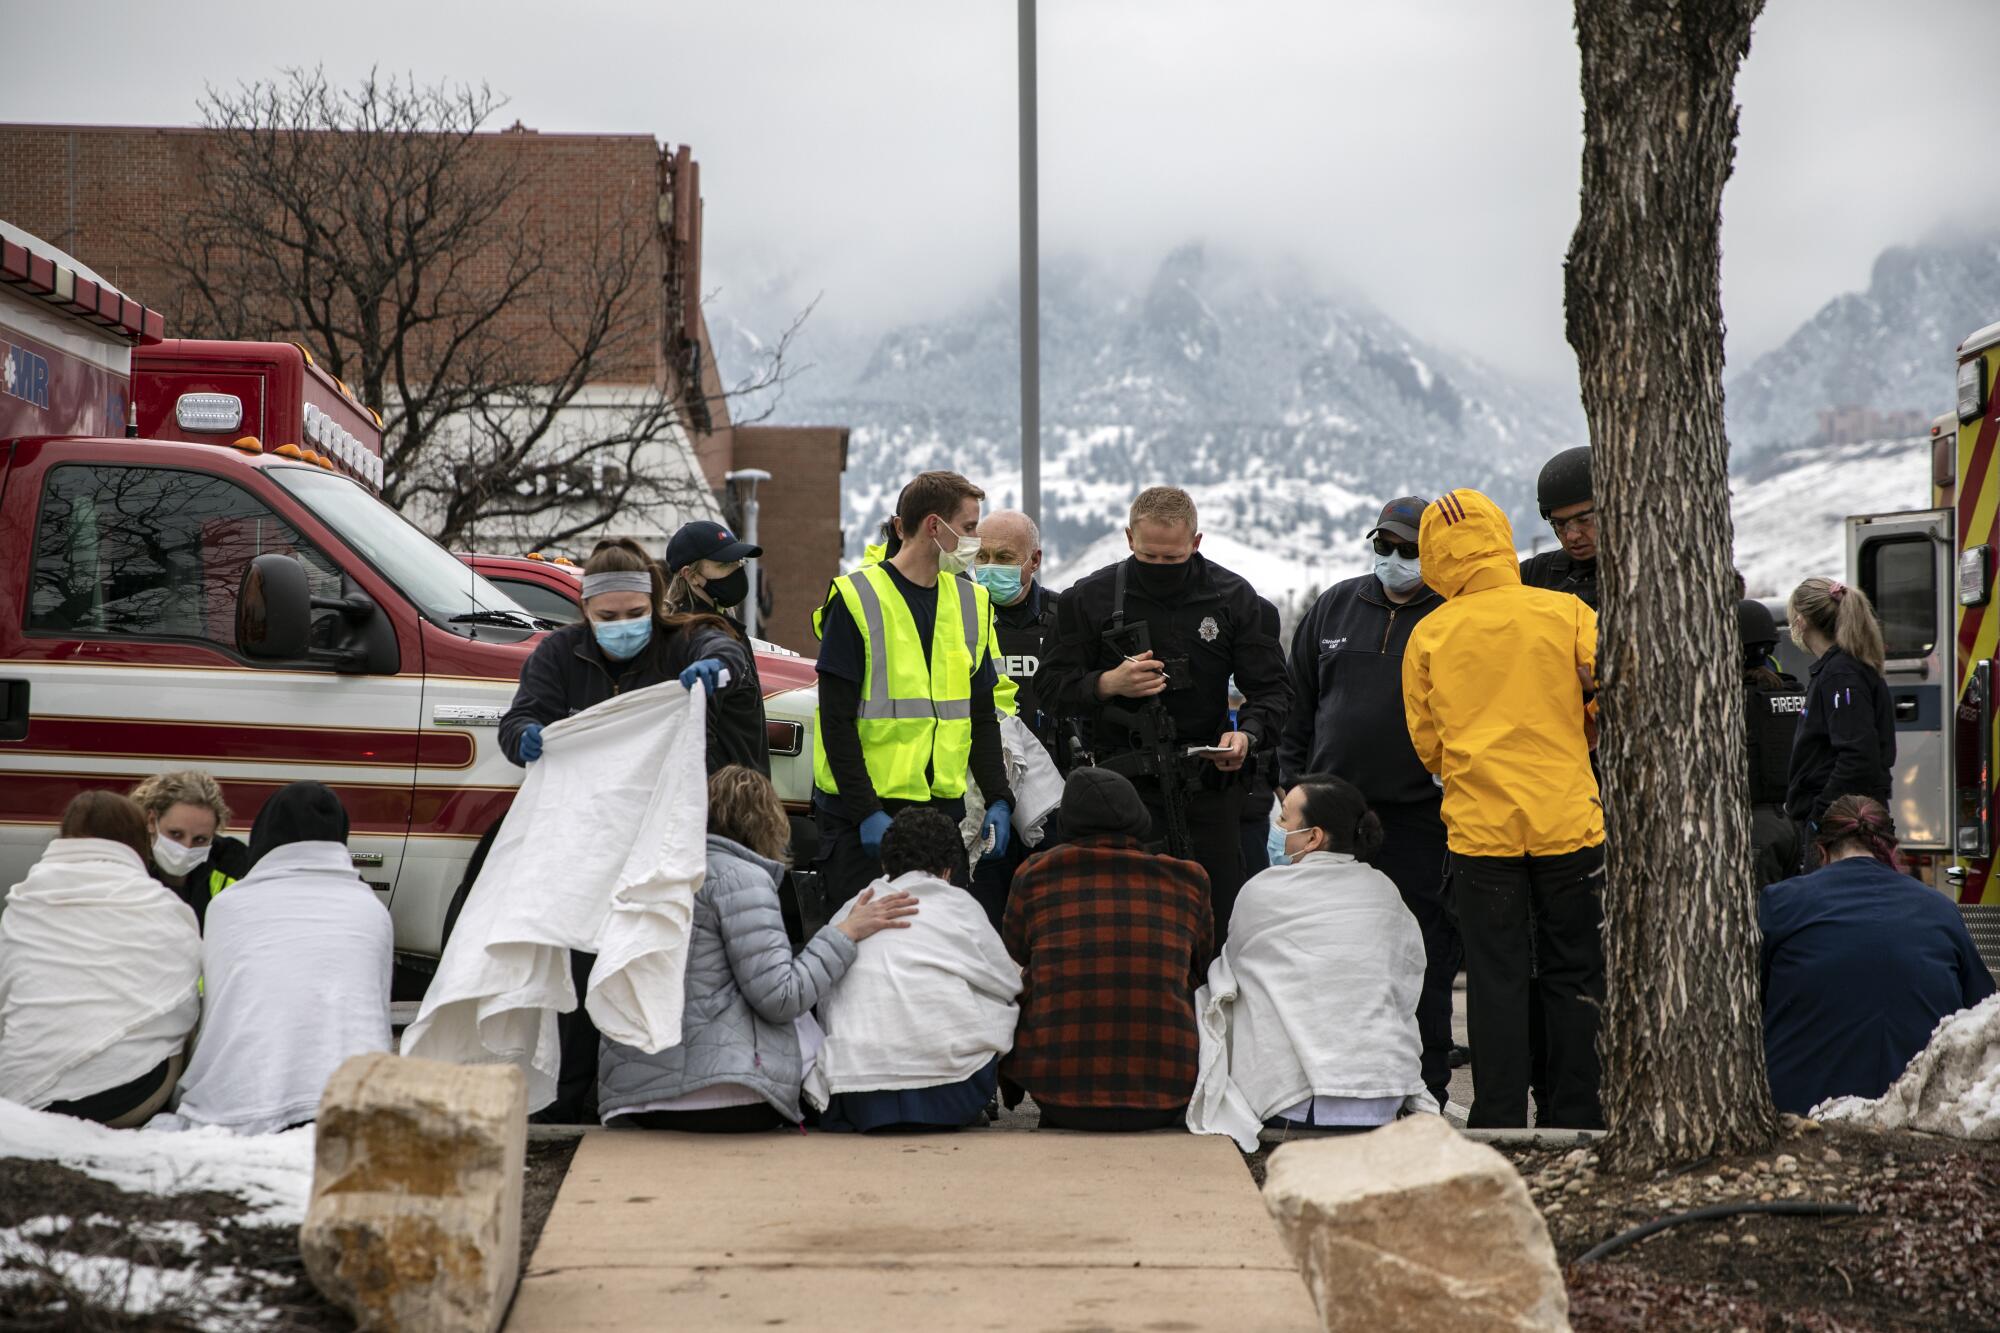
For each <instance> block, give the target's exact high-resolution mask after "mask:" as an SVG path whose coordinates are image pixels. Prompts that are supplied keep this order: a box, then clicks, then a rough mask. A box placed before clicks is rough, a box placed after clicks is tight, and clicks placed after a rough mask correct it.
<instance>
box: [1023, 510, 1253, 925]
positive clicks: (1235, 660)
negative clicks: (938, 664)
mask: <svg viewBox="0 0 2000 1333" xmlns="http://www.w3.org/2000/svg"><path fill="white" fill-rule="evenodd" d="M1125 539H1126V542H1127V544H1128V545H1129V546H1130V547H1131V550H1132V555H1131V558H1130V559H1127V560H1124V561H1121V562H1119V563H1118V564H1115V565H1111V566H1108V567H1107V568H1104V569H1100V570H1098V571H1097V572H1096V573H1094V574H1090V575H1087V576H1086V577H1084V578H1083V579H1081V580H1079V581H1078V582H1077V583H1076V584H1074V585H1073V586H1072V587H1071V588H1070V590H1069V592H1068V593H1066V594H1065V595H1064V597H1063V600H1062V605H1061V606H1060V607H1059V608H1058V609H1057V612H1056V635H1055V644H1054V647H1053V648H1052V650H1051V651H1050V653H1049V655H1048V657H1046V658H1045V659H1044V660H1043V662H1042V669H1041V673H1040V679H1039V682H1038V683H1039V685H1040V687H1041V697H1042V699H1043V700H1044V706H1045V707H1053V708H1055V709H1056V710H1057V711H1058V712H1060V713H1063V714H1066V715H1067V714H1074V715H1076V716H1078V717H1080V718H1082V719H1084V721H1085V724H1086V726H1087V734H1088V736H1089V741H1090V747H1091V753H1092V755H1093V757H1094V758H1095V760H1096V762H1097V763H1098V764H1099V765H1100V766H1102V767H1106V768H1111V769H1113V770H1115V771H1118V772H1121V773H1124V774H1125V775H1126V776H1127V777H1130V778H1131V779H1132V780H1133V782H1134V784H1135V785H1137V786H1138V788H1139V793H1140V796H1141V797H1142V799H1144V801H1145V802H1146V806H1147V809H1148V810H1150V811H1151V812H1152V815H1153V836H1154V841H1155V842H1156V843H1159V844H1162V845H1163V846H1164V848H1165V849H1166V850H1168V851H1169V852H1171V853H1173V854H1174V855H1177V856H1183V857H1186V858H1188V859H1190V860H1193V861H1197V862H1199V863H1200V864H1201V866H1202V868H1203V869H1204V870H1206V871H1207V872H1208V880H1209V893H1210V899H1211V903H1212V906H1213V908H1214V913H1215V936H1216V940H1217V948H1218V949H1219V948H1220V941H1221V940H1222V938H1223V936H1224V935H1225V934H1226V933H1227V930H1228V924H1229V913H1230V909H1231V908H1232V907H1234V906H1235V902H1236V891H1237V889H1238V888H1240V887H1241V886H1242V882H1243V850H1242V845H1241V840H1240V835H1239V825H1240V816H1241V811H1242V803H1243V786H1242V770H1243V766H1244V764H1245V762H1246V761H1247V760H1248V759H1249V758H1250V755H1251V752H1252V751H1253V750H1256V749H1261V748H1262V747H1263V746H1265V745H1266V744H1269V743H1274V742H1275V741H1276V739H1277V736H1278V733H1279V730H1280V729H1281V728H1282V727H1283V725H1284V721H1285V715H1286V712H1287V710H1288V709H1289V708H1290V706H1291V693H1292V691H1291V683H1290V681H1289V680H1288V679H1287V678H1286V675H1285V659H1284V654H1283V653H1282V651H1281V650H1280V649H1279V647H1278V642H1277V639H1276V637H1275V636H1274V635H1272V634H1271V633H1270V632H1269V631H1268V630H1267V629H1266V628H1265V626H1264V624H1263V617H1262V612H1261V610H1260V608H1259V607H1258V604H1257V593H1256V590H1255V589H1253V588H1252V587H1251V586H1250V585H1249V583H1248V582H1246V581H1245V580H1244V579H1242V578H1241V577H1239V576H1237V575H1235V574H1232V573H1231V572H1229V571H1228V570H1226V569H1224V568H1223V567H1222V566H1220V565H1217V564H1213V563H1211V562H1210V561H1209V560H1207V559H1206V558H1204V557H1203V556H1202V555H1201V554H1200V552H1199V550H1198V548H1199V547H1200V545H1201V532H1200V528H1199V525H1198V521H1197V518H1196V514H1195V507H1194V501H1193V500H1192V499H1190V498H1189V497H1188V494H1187V492H1186V491H1183V490H1181V489H1179V488H1178V487H1173V486H1155V487H1153V488H1151V489H1149V490H1147V491H1144V492H1142V493H1141V494H1140V496H1139V498H1138V499H1137V500H1135V501H1134V502H1133V504H1132V514H1131V522H1130V525H1129V526H1128V527H1127V528H1126V529H1125ZM1232 674H1233V675H1234V676H1235V677H1236V684H1237V686H1238V688H1240V689H1241V690H1242V691H1243V706H1242V708H1241V709H1239V710H1238V712H1237V718H1236V723H1235V725H1234V726H1233V727H1232V726H1231V724H1230V719H1229V678H1230V676H1231V675H1232ZM1190 749H1195V750H1197V751H1198V752H1197V753H1194V754H1189V753H1188V751H1189V750H1190Z"/></svg>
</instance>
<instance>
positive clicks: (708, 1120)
mask: <svg viewBox="0 0 2000 1333" xmlns="http://www.w3.org/2000/svg"><path fill="white" fill-rule="evenodd" d="M615 1119H616V1121H617V1123H619V1124H621V1125H637V1126H638V1127H639V1128H640V1129H678V1130H681V1131H683V1132H685V1133H689V1134H755V1133H758V1132H760V1131H763V1130H769V1129H777V1128H778V1127H779V1126H781V1125H789V1124H791V1121H789V1120H787V1119H785V1117H783V1116H782V1115H779V1114H778V1112H777V1111H776V1110H775V1109H773V1108H772V1106H771V1104H770V1103H769V1102H752V1103H751V1104H750V1105H748V1106H718V1107H714V1108H711V1109H710V1110H706V1111H640V1112H638V1113H637V1114H635V1115H621V1116H617V1117H615Z"/></svg>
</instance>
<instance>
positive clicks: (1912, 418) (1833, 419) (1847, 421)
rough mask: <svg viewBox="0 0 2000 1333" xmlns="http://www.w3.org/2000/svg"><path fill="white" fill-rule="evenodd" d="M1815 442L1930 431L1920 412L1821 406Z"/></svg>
mask: <svg viewBox="0 0 2000 1333" xmlns="http://www.w3.org/2000/svg"><path fill="white" fill-rule="evenodd" d="M1817 415H1818V417H1819V433H1818V434H1817V435H1815V436H1814V437H1813V440H1812V442H1813V443H1814V444H1866V443H1868V442H1869V441H1870V440H1902V439H1908V438H1910V437H1911V436H1915V435H1926V434H1928V433H1929V432H1930V428H1931V419H1930V417H1929V416H1928V415H1926V414H1925V413H1923V412H1914V411H1912V412H1881V411H1877V410H1876V409H1875V408H1872V407H1857V406H1848V407H1822V408H1821V409H1820V410H1819V412H1818V414H1817Z"/></svg>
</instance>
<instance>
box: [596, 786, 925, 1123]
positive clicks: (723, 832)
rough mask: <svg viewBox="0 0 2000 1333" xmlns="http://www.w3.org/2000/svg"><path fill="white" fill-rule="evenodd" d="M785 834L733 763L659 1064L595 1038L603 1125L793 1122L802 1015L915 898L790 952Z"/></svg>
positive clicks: (776, 813)
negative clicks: (673, 1028) (677, 1025)
mask: <svg viewBox="0 0 2000 1333" xmlns="http://www.w3.org/2000/svg"><path fill="white" fill-rule="evenodd" d="M789 837H790V827H789V825H788V824H787V822H786V819H785V811H784V807H783V805H781V804H780V803H779V801H778V793H777V791H776V790H775V789H774V788H773V787H772V786H771V781H770V779H769V778H767V777H765V776H764V775H763V774H761V773H758V772H756V771H755V770H753V769H748V768H743V767H739V766H733V765H732V766H731V767H728V768H724V769H721V770H720V771H718V772H717V773H716V774H715V775H714V776H713V777H711V778H709V780H708V875H707V879H706V881H705V882H704V883H703V884H702V886H701V890H700V891H699V892H698V893H696V894H695V898H694V930H693V933H692V934H691V936H690V937H689V940H688V961H687V981H686V988H687V993H686V1004H685V1007H684V1008H683V1010H682V1014H681V1040H680V1044H679V1045H678V1046H672V1047H669V1048H668V1049H666V1050H664V1051H661V1052H659V1053H658V1054H655V1055H647V1054H646V1053H645V1052H643V1051H640V1050H638V1049H636V1048H635V1047H631V1046H624V1045H621V1044H619V1043H618V1042H615V1041H605V1042H604V1043H603V1046H602V1049H601V1052H600V1054H599V1058H598V1071H597V1101H598V1111H599V1114H600V1115H602V1116H603V1118H604V1122H605V1123H606V1124H608V1125H609V1124H618V1125H637V1126H640V1127H641V1128H645V1129H680V1130H693V1131H697V1132H705V1133H742V1132H746V1131H750V1130H760V1129H775V1128H777V1127H778V1126H780V1125H794V1124H797V1123H799V1121H800V1120H801V1119H803V1115H802V1113H801V1111H800V1109H799V1088H800V1086H801V1085H802V1084H803V1083H804V1082H805V1076H806V1073H807V1071H808V1070H809V1069H810V1067H811V1061H812V1059H813V1057H814V1055H815V1053H816V1052H817V1051H818V1049H819V1043H820V1031H819V1027H818V1025H817V1024H816V1023H814V1022H813V1018H812V1014H811V1012H810V1011H811V1010H812V1007H813V1006H814V1005H815V1004H817V1003H818V1002H819V999H820V997H821V996H822V995H824V994H825V993H826V992H827V990H828V989H829V988H830V987H832V985H833V984H834V983H835V982H836V981H839V980H840V978H841V977H842V976H844V975H845V974H846V972H847V969H848V968H849V966H851V965H852V964H853V962H854V952H855V951H854V946H855V945H856V944H858V943H860V942H861V941H862V940H864V939H867V938H868V937H869V936H870V935H873V934H874V933H875V932H877V931H879V930H889V929H900V928H903V927H906V926H908V924H909V922H908V921H906V920H904V919H903V918H906V917H910V916H914V915H915V914H916V911H917V904H916V899H914V898H912V897H911V896H910V895H909V894H907V893H892V894H885V895H883V896H882V897H879V898H876V897H874V896H873V895H872V894H869V893H863V894H862V895H861V898H860V900H859V901H858V902H857V904H856V905H855V909H854V911H852V912H851V913H849V914H848V916H847V917H846V919H845V920H843V921H842V922H841V923H840V924H839V925H837V926H832V925H830V926H827V927H825V928H824V929H822V930H821V931H820V932H819V934H817V935H815V936H813V937H812V938H811V939H810V940H808V941H806V946H805V948H804V949H802V950H800V951H799V953H798V954H797V955H796V956H794V955H793V953H792V948H791V943H790V941H789V940H788V939H787V938H786V935H785V923H784V918H783V915H782V913H781V910H780V908H779V900H778V881H779V879H780V877H781V876H782V875H783V874H784V870H785V868H784V866H783V865H782V864H781V861H780V858H782V857H784V856H785V854H786V842H787V840H788V838H789Z"/></svg>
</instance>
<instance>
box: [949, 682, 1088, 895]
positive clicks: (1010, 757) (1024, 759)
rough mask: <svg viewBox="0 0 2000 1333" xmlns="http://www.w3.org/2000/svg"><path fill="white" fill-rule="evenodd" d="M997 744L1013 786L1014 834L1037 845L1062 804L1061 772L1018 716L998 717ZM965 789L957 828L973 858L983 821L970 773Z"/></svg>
mask: <svg viewBox="0 0 2000 1333" xmlns="http://www.w3.org/2000/svg"><path fill="white" fill-rule="evenodd" d="M1000 747H1001V750H1002V751H1003V753H1004V754H1005V756H1006V763H1007V785H1008V786H1010V787H1012V788H1013V789H1014V809H1013V811H1012V817H1013V824H1014V835H1015V836H1016V837H1018V838H1020V839H1021V841H1022V843H1023V845H1025V846H1028V847H1039V846H1040V845H1041V842H1042V836H1043V834H1044V833H1045V832H1046V830H1047V825H1048V822H1049V816H1050V815H1051V814H1053V813H1055V810H1056V807H1057V806H1059V805H1061V804H1062V794H1063V778H1062V774H1061V773H1059V772H1057V771H1056V761H1055V760H1053V759H1051V758H1050V757H1049V752H1048V747H1046V746H1044V745H1043V744H1042V742H1041V738H1040V737H1038V736H1036V735H1035V733H1034V732H1033V731H1031V730H1030V729H1029V727H1028V724H1027V723H1025V722H1023V721H1022V720H1021V719H1020V718H1018V717H1014V716H1011V715H1003V716H1002V717H1001V718H1000ZM965 788H966V797H967V799H966V802H965V807H966V808H965V818H964V820H963V821H962V822H961V824H960V828H959V831H960V832H961V833H963V834H964V835H965V848H966V851H967V852H968V853H969V854H970V855H971V856H972V857H973V858H974V859H975V860H977V859H978V857H979V847H978V841H979V833H980V826H981V825H982V824H983V823H984V822H985V820H986V798H985V797H984V796H983V795H981V793H980V790H979V782H978V780H977V779H975V778H973V777H972V775H971V774H967V775H966V780H965Z"/></svg>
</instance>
